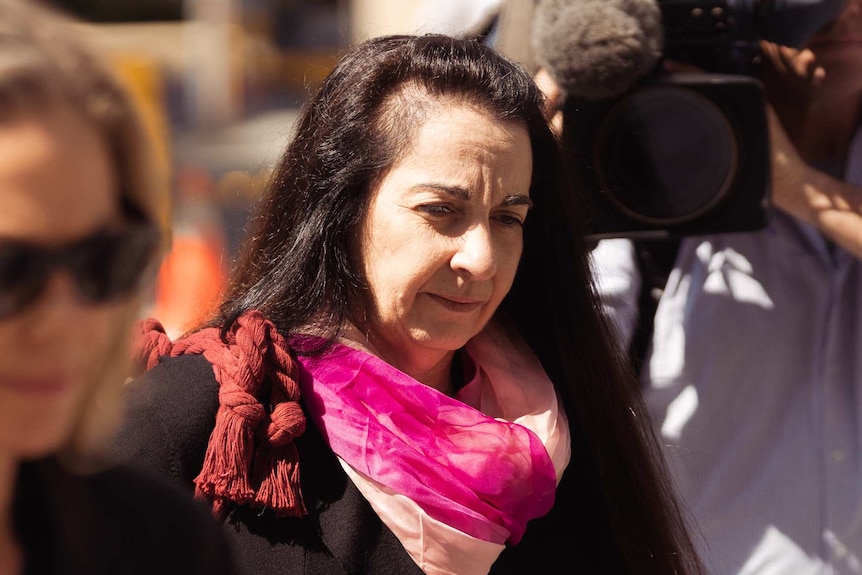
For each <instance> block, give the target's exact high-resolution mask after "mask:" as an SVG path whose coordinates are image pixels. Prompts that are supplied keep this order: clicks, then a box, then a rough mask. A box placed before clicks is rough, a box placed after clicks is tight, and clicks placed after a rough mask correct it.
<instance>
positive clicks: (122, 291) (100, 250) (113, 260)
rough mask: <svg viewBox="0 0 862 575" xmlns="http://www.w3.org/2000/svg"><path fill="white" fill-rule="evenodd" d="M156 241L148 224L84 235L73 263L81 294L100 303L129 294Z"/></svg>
mask: <svg viewBox="0 0 862 575" xmlns="http://www.w3.org/2000/svg"><path fill="white" fill-rule="evenodd" d="M157 241H158V236H157V234H156V233H155V231H154V230H153V229H152V228H148V227H139V228H132V229H129V230H125V231H123V232H109V233H102V234H98V235H95V236H91V237H89V238H87V239H85V240H84V241H83V242H81V243H80V244H79V245H78V246H77V247H76V248H75V251H74V256H73V257H72V261H71V266H70V267H71V270H72V273H73V274H74V275H75V280H76V281H77V284H78V289H79V291H80V295H81V297H83V298H84V299H85V300H86V301H89V302H91V303H101V302H105V301H109V300H111V299H114V298H117V297H122V296H125V295H128V294H129V293H130V292H131V291H133V290H134V288H135V287H136V286H137V285H138V282H139V281H140V280H141V277H142V276H143V274H144V271H145V270H146V269H147V266H148V265H149V263H150V261H151V259H152V255H153V252H154V250H155V247H156V243H157Z"/></svg>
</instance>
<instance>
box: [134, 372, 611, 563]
mask: <svg viewBox="0 0 862 575" xmlns="http://www.w3.org/2000/svg"><path fill="white" fill-rule="evenodd" d="M128 391H129V401H130V404H129V413H128V416H127V421H126V425H125V427H124V429H123V431H122V433H120V436H119V441H118V443H117V453H118V454H120V455H122V456H124V457H128V458H129V459H130V460H131V461H132V462H133V463H134V464H136V465H141V466H144V467H146V468H148V469H155V470H158V471H160V472H162V473H166V474H168V475H170V476H171V477H173V478H174V479H175V480H177V481H178V482H179V483H180V484H182V485H184V486H185V487H186V488H188V489H189V490H192V489H193V483H192V482H193V479H194V478H195V477H196V476H197V474H198V472H199V471H200V469H201V466H202V465H203V459H204V453H205V450H206V446H207V441H208V439H209V434H210V432H211V431H212V429H213V427H214V424H215V416H216V412H217V410H218V383H217V382H216V380H215V376H214V375H213V371H212V368H211V366H210V364H209V362H207V360H206V359H205V358H204V357H203V356H202V355H183V356H179V357H174V358H167V357H163V358H161V363H159V365H157V366H156V367H154V368H152V369H151V370H150V371H148V372H146V373H145V374H144V375H143V376H141V377H140V378H138V379H136V380H134V381H132V382H130V383H129V386H128ZM296 445H297V448H298V450H299V461H300V473H301V484H302V493H303V498H304V500H305V504H306V507H307V509H308V512H309V514H308V516H307V517H303V518H300V519H296V518H277V517H275V516H274V515H273V514H271V513H268V512H267V511H266V510H264V511H263V512H262V513H261V512H260V511H258V510H253V509H250V508H246V507H238V508H235V509H234V510H233V511H232V512H231V513H230V514H229V515H228V517H227V519H226V521H225V525H224V526H225V530H226V531H227V533H228V534H229V537H230V540H231V543H232V547H233V552H234V554H235V556H236V558H237V564H238V566H239V570H240V572H241V573H245V574H248V575H272V574H276V573H278V574H297V575H298V574H303V575H316V574H319V575H365V574H368V575H421V573H422V571H421V570H420V569H419V568H418V567H417V566H416V564H415V563H414V562H413V561H412V560H411V559H410V557H409V555H408V554H407V552H406V551H405V550H404V548H403V547H402V546H401V543H400V542H399V541H398V540H397V539H396V537H395V536H394V535H393V533H392V532H391V531H390V530H389V529H388V528H387V527H386V526H385V525H384V524H383V522H382V521H381V520H380V519H379V518H378V517H377V515H376V514H375V513H374V511H373V510H372V509H371V506H370V505H369V504H368V502H367V501H366V500H365V499H364V498H363V497H362V495H361V494H360V493H359V491H358V490H357V489H356V487H355V486H354V485H353V483H352V482H351V481H350V480H349V479H348V477H347V475H346V474H345V473H344V471H343V470H342V469H341V466H340V465H339V463H338V461H337V459H336V457H335V455H334V454H333V453H332V451H331V450H330V449H329V447H328V446H327V445H326V443H325V442H324V441H323V439H322V437H321V435H320V432H319V431H318V430H317V428H316V427H315V426H314V424H313V422H312V420H311V419H310V418H308V423H307V429H306V431H305V433H304V434H303V435H302V436H301V437H299V438H298V439H297V440H296ZM578 466H579V462H578V456H577V451H575V453H574V454H573V460H572V463H571V464H570V466H569V470H568V471H567V472H566V474H565V475H564V477H563V481H562V482H561V484H560V487H559V488H558V490H557V500H556V503H555V505H554V509H552V510H551V512H550V513H549V514H548V515H546V516H545V517H542V518H538V519H536V520H534V521H532V522H531V523H530V524H529V525H528V528H527V533H526V535H525V536H524V538H523V539H522V541H521V543H520V544H518V545H517V546H515V547H509V548H507V549H506V550H505V551H504V552H503V554H502V555H501V556H500V558H499V559H498V560H497V562H496V563H495V564H494V565H493V567H492V570H491V574H492V575H509V574H531V573H542V574H543V575H544V574H553V573H565V574H569V573H603V574H605V573H607V574H616V573H625V568H624V567H623V566H622V565H623V560H622V557H621V554H620V552H619V549H618V548H617V545H616V543H615V540H614V537H613V535H611V532H610V530H609V528H608V525H607V522H606V520H605V517H606V511H605V510H604V509H603V508H601V506H602V503H601V501H600V499H599V498H597V497H595V496H588V495H584V494H585V493H587V492H588V491H591V490H594V489H595V485H593V486H592V488H591V489H588V490H586V491H585V490H584V487H585V485H584V478H583V477H582V474H579V473H578ZM587 475H588V474H587Z"/></svg>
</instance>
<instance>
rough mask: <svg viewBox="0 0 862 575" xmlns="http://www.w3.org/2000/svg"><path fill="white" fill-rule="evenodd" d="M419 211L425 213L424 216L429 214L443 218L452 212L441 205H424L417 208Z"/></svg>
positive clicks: (447, 207)
mask: <svg viewBox="0 0 862 575" xmlns="http://www.w3.org/2000/svg"><path fill="white" fill-rule="evenodd" d="M419 211H421V212H425V213H426V214H430V215H432V216H445V215H447V214H451V213H453V212H454V210H453V209H452V208H450V207H449V206H445V205H442V204H425V205H422V206H419Z"/></svg>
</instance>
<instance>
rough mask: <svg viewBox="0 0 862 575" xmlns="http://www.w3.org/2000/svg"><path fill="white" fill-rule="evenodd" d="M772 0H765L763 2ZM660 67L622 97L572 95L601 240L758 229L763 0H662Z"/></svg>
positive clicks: (764, 168) (571, 119) (576, 149)
mask: <svg viewBox="0 0 862 575" xmlns="http://www.w3.org/2000/svg"><path fill="white" fill-rule="evenodd" d="M764 2H765V0H764ZM658 3H659V6H660V8H661V12H662V25H663V28H664V50H663V52H662V58H663V60H674V61H677V62H681V63H687V64H691V65H692V66H694V67H696V68H697V69H699V70H702V71H703V72H702V73H688V72H685V73H674V74H667V73H663V72H662V71H661V67H662V62H659V64H658V65H657V67H656V69H655V70H654V71H653V72H652V73H650V74H648V75H647V76H646V77H645V78H643V79H641V80H640V81H638V82H637V83H636V85H635V86H633V87H632V88H630V89H629V90H627V91H626V92H625V93H623V94H622V95H619V96H617V97H613V98H608V99H603V100H587V99H581V98H575V97H569V98H567V99H566V101H565V102H564V104H563V131H562V146H563V150H564V153H565V154H566V157H567V158H568V159H569V160H570V161H571V163H572V164H573V166H574V167H575V170H576V177H577V178H578V180H579V182H580V183H581V184H582V185H583V186H585V187H586V191H587V197H588V198H589V200H590V204H591V205H590V210H591V214H590V215H589V218H588V225H589V233H590V236H591V237H592V238H593V239H602V238H607V237H632V238H645V239H654V238H655V239H661V238H675V237H682V236H688V235H700V234H711V233H728V232H741V231H753V230H758V229H761V228H763V227H765V226H766V225H767V223H768V221H769V216H770V212H771V198H770V187H771V171H770V154H769V150H770V145H769V134H768V126H767V120H766V100H765V95H764V91H763V87H762V85H761V83H760V82H759V81H758V80H757V79H756V72H757V66H758V63H759V43H758V30H759V29H760V27H761V23H762V22H763V19H764V18H765V17H766V14H765V13H764V12H763V11H762V10H761V9H760V5H761V2H757V1H755V2H753V3H752V2H749V3H748V4H749V6H750V8H749V10H747V11H744V12H743V11H740V10H737V11H736V12H734V11H732V10H731V9H730V8H729V6H728V2H727V1H725V0H659V2H658Z"/></svg>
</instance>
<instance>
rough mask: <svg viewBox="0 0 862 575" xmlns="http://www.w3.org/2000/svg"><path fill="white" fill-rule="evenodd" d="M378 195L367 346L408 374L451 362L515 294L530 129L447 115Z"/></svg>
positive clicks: (368, 239) (372, 208) (368, 227)
mask: <svg viewBox="0 0 862 575" xmlns="http://www.w3.org/2000/svg"><path fill="white" fill-rule="evenodd" d="M407 145H408V146H409V148H408V150H407V151H406V154H405V156H404V157H403V159H402V160H401V161H399V162H398V163H397V164H396V165H395V166H394V167H393V168H392V170H391V171H390V172H389V173H388V174H387V175H386V176H385V177H384V178H383V180H382V181H381V182H380V184H379V186H378V187H377V189H376V190H374V192H373V193H372V195H371V198H370V205H369V211H368V216H367V220H366V223H365V228H364V235H363V238H362V241H361V258H362V264H363V269H364V272H365V276H366V278H367V281H368V284H369V286H370V292H371V297H372V302H373V308H372V309H371V310H369V311H368V313H367V315H368V320H369V325H368V328H367V330H368V333H367V334H366V335H367V336H368V338H369V341H370V342H371V343H372V345H373V346H374V347H375V349H376V350H377V351H378V352H379V353H380V355H381V356H382V357H383V359H385V360H387V361H388V362H390V363H392V364H393V365H395V366H396V367H399V368H400V369H402V370H403V371H406V372H407V373H411V370H414V371H415V370H416V369H417V368H418V369H422V368H423V367H428V366H430V365H433V364H435V363H438V362H440V361H441V358H444V357H451V354H452V352H453V351H454V350H456V349H458V348H460V347H462V346H463V345H464V344H465V343H466V342H467V341H468V340H469V339H470V338H471V337H473V336H474V335H476V334H477V333H478V332H479V331H481V329H482V328H483V327H484V326H485V324H486V323H487V322H488V320H489V319H490V318H491V316H492V315H493V314H494V312H495V310H496V309H497V307H498V306H499V304H500V302H501V301H502V299H503V297H504V296H505V295H506V293H507V292H508V291H509V288H510V287H511V286H512V282H513V280H514V277H515V272H516V271H517V268H518V261H519V259H520V257H521V252H522V249H523V223H524V220H525V218H526V217H527V212H528V211H529V209H530V197H529V196H530V180H531V174H532V152H531V148H530V138H529V135H528V133H527V129H526V126H525V125H522V124H519V123H509V122H501V121H497V120H494V119H493V118H491V117H489V116H487V115H486V114H484V113H482V112H480V111H477V109H476V108H474V107H471V106H468V105H465V104H460V103H451V104H444V105H441V106H440V108H439V113H438V112H437V111H435V112H434V113H433V114H432V115H431V119H430V120H428V121H427V122H426V123H425V125H424V126H422V128H421V129H420V130H419V131H418V132H417V134H416V136H415V138H414V140H413V141H412V142H409V143H407Z"/></svg>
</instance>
